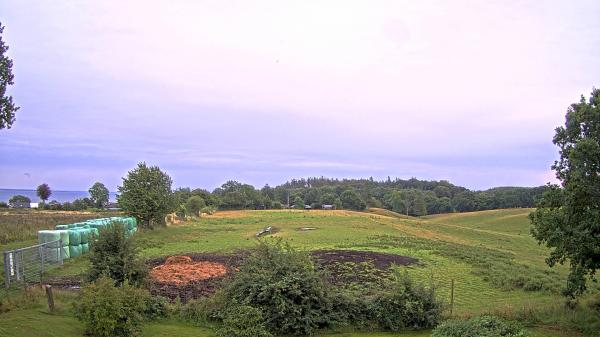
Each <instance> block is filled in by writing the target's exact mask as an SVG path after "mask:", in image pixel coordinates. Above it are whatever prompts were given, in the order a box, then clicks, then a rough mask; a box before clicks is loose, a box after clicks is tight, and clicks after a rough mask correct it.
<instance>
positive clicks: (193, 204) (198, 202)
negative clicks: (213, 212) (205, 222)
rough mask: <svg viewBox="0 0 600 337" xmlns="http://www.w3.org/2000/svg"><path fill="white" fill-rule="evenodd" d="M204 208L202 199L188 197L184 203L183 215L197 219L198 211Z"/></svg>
mask: <svg viewBox="0 0 600 337" xmlns="http://www.w3.org/2000/svg"><path fill="white" fill-rule="evenodd" d="M204 207H206V203H205V202H204V199H202V197H199V196H197V195H195V196H193V197H190V198H189V199H188V200H187V201H186V202H185V214H186V215H188V216H193V217H198V215H199V214H200V211H201V210H202V209H203V208H204Z"/></svg>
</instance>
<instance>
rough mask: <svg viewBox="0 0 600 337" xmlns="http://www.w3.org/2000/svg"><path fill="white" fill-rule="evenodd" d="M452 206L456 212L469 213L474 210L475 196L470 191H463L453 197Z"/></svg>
mask: <svg viewBox="0 0 600 337" xmlns="http://www.w3.org/2000/svg"><path fill="white" fill-rule="evenodd" d="M452 205H453V206H454V209H456V211H458V212H471V211H474V210H475V206H476V205H475V194H473V192H471V191H463V192H460V193H458V194H456V195H455V196H454V198H453V199H452Z"/></svg>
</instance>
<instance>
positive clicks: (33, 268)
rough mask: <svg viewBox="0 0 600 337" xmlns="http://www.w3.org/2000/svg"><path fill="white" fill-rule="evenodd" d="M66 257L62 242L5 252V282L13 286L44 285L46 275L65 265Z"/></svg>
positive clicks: (57, 241)
mask: <svg viewBox="0 0 600 337" xmlns="http://www.w3.org/2000/svg"><path fill="white" fill-rule="evenodd" d="M64 257H65V252H64V247H62V240H56V241H51V242H45V243H42V244H39V245H35V246H30V247H25V248H19V249H15V250H9V251H5V252H4V281H5V285H6V288H7V289H9V288H10V287H11V285H16V284H19V283H21V284H23V285H27V284H30V283H42V281H43V277H44V273H45V272H46V271H47V270H49V269H51V268H53V267H55V266H59V265H62V264H63V259H64Z"/></svg>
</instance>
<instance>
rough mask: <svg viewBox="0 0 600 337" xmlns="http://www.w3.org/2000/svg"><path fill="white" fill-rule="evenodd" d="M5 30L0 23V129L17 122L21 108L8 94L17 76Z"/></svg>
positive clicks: (9, 126)
mask: <svg viewBox="0 0 600 337" xmlns="http://www.w3.org/2000/svg"><path fill="white" fill-rule="evenodd" d="M3 32H4V26H2V23H0V130H1V129H5V128H6V129H10V128H11V126H12V124H13V123H14V122H15V112H17V111H18V110H19V107H18V106H16V105H15V103H14V102H13V98H12V96H9V95H7V94H6V91H7V89H8V86H9V85H13V84H14V78H15V76H14V75H13V73H12V67H13V61H12V60H11V59H10V58H8V56H7V55H6V52H7V51H8V46H7V45H6V43H5V42H4V40H3V39H2V33H3Z"/></svg>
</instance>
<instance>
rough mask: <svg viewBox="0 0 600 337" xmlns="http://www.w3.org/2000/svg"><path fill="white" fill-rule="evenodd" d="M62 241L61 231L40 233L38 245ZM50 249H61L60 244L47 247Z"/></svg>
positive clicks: (56, 243)
mask: <svg viewBox="0 0 600 337" xmlns="http://www.w3.org/2000/svg"><path fill="white" fill-rule="evenodd" d="M58 240H60V232H59V231H52V230H47V231H38V243H40V244H42V243H46V242H53V241H58ZM46 247H48V248H59V244H58V242H55V243H52V244H49V245H47V246H46Z"/></svg>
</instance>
